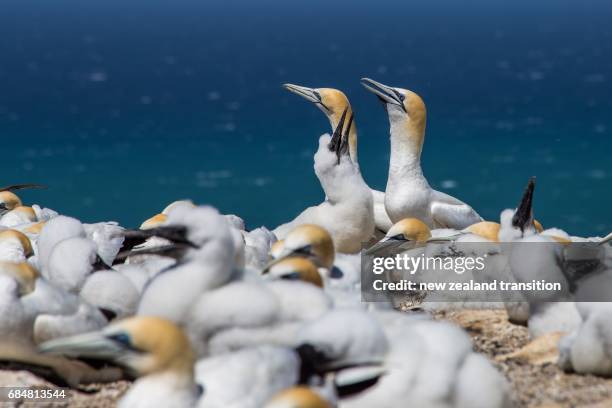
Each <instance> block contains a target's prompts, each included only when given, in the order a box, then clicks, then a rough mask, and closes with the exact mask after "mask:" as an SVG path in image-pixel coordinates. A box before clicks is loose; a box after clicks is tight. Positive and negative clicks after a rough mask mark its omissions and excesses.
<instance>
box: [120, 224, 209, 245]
mask: <svg viewBox="0 0 612 408" xmlns="http://www.w3.org/2000/svg"><path fill="white" fill-rule="evenodd" d="M123 235H124V236H125V238H126V239H127V240H130V241H131V240H134V241H138V240H142V241H144V240H146V239H147V238H151V237H160V238H164V239H167V240H168V241H170V242H172V243H174V244H182V245H187V246H189V247H191V248H198V246H197V245H196V244H194V243H193V242H191V241H190V240H189V239H187V228H186V227H184V226H181V225H162V226H160V227H155V228H150V229H147V230H126V231H124V232H123ZM124 246H125V245H124Z"/></svg>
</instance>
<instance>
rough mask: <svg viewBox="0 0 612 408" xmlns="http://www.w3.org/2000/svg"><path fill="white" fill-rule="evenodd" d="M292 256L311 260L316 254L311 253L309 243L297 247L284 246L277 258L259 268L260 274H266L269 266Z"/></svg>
mask: <svg viewBox="0 0 612 408" xmlns="http://www.w3.org/2000/svg"><path fill="white" fill-rule="evenodd" d="M292 256H299V257H302V258H306V259H309V260H311V261H314V260H315V259H316V255H315V254H313V253H312V248H311V247H310V245H308V246H305V247H302V248H298V249H288V248H285V249H283V251H282V252H281V253H280V254H279V255H278V258H276V259H273V260H271V261H270V262H268V264H267V265H266V266H264V268H263V269H262V270H261V274H262V275H263V274H267V273H268V272H270V268H272V267H273V266H274V265H276V264H277V263H279V262H281V261H284V260H285V259H287V258H289V257H292Z"/></svg>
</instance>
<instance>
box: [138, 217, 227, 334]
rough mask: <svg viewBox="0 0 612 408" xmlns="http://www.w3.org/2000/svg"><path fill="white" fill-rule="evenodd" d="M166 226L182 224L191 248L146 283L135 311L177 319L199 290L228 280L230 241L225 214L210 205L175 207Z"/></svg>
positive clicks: (180, 225) (186, 310) (177, 320)
mask: <svg viewBox="0 0 612 408" xmlns="http://www.w3.org/2000/svg"><path fill="white" fill-rule="evenodd" d="M167 226H168V227H179V228H186V237H185V238H186V240H187V241H188V242H190V243H191V245H193V246H195V248H190V249H189V250H188V251H187V253H186V254H185V256H184V259H183V260H182V261H181V262H179V263H178V264H177V265H175V266H173V267H170V268H168V269H167V270H165V271H164V272H163V273H161V274H159V275H157V276H156V277H155V278H154V279H153V280H152V281H151V282H150V283H149V284H148V285H147V287H146V288H145V289H144V292H143V294H142V297H141V300H140V303H139V306H138V314H139V315H148V316H159V317H164V318H167V319H169V320H172V321H175V322H181V321H182V319H183V318H184V317H185V316H186V315H187V312H188V311H189V309H190V308H191V306H192V304H193V302H194V301H195V300H196V299H197V298H198V297H199V296H200V295H201V294H202V293H203V292H205V291H206V290H209V289H214V288H216V287H219V286H221V285H223V284H225V283H226V282H228V281H229V280H231V278H232V271H233V264H234V243H233V239H232V234H231V232H230V229H229V227H228V225H227V222H226V220H225V218H223V216H222V215H221V214H219V212H218V211H217V210H215V209H213V208H211V207H191V208H190V207H188V206H182V207H180V208H176V209H175V210H173V211H171V212H170V214H169V215H168V221H167ZM177 293H181V296H176V294H177Z"/></svg>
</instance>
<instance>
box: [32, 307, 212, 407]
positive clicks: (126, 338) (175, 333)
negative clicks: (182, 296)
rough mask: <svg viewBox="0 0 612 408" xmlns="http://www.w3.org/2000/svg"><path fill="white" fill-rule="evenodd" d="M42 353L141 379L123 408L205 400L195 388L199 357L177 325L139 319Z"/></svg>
mask: <svg viewBox="0 0 612 408" xmlns="http://www.w3.org/2000/svg"><path fill="white" fill-rule="evenodd" d="M39 350H40V351H41V352H43V353H52V354H62V355H65V356H69V357H82V358H91V359H100V360H104V361H110V362H112V363H114V364H117V365H120V366H122V367H124V368H125V369H126V370H127V371H128V373H130V374H131V375H133V376H135V377H137V379H136V381H135V382H134V384H133V385H132V386H131V387H130V389H129V390H128V391H127V393H126V394H125V395H124V396H123V397H122V398H121V400H120V401H119V407H126V408H127V407H130V408H133V407H143V408H144V407H152V406H164V407H194V406H196V404H197V402H198V400H199V398H200V396H201V394H202V390H201V388H200V387H199V386H198V385H197V384H196V382H195V376H194V363H195V354H194V352H193V350H192V348H191V344H190V343H189V339H188V337H187V336H186V335H185V333H184V332H183V331H182V330H181V329H180V328H179V327H178V326H176V325H175V324H174V323H172V322H170V321H168V320H164V319H161V318H156V317H146V316H139V317H133V318H129V319H125V320H122V321H120V322H117V323H115V324H111V325H109V326H108V327H106V328H104V329H103V330H101V331H99V332H93V333H87V334H82V335H77V336H73V337H67V338H63V339H56V340H51V341H48V342H45V343H43V344H41V345H40V346H39Z"/></svg>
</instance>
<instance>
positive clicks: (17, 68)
mask: <svg viewBox="0 0 612 408" xmlns="http://www.w3.org/2000/svg"><path fill="white" fill-rule="evenodd" d="M124 3H129V4H124ZM533 3H535V2H530V1H529V2H528V1H515V2H512V4H510V2H506V1H504V2H502V1H485V0H479V1H468V2H455V1H450V0H439V1H429V2H414V1H410V2H408V1H397V2H393V1H389V0H379V1H348V0H347V1H329V0H328V1H322V0H316V1H308V2H288V1H281V0H264V1H256V2H255V1H247V0H243V1H239V0H226V1H217V0H215V1H210V0H207V1H176V2H162V1H132V2H119V1H116V0H113V1H104V2H102V1H99V2H94V1H88V2H84V1H80V0H79V1H76V0H74V1H68V0H55V1H53V2H49V1H13V0H10V1H4V2H2V5H1V6H0V55H1V59H0V138H1V141H2V145H1V146H2V155H1V165H0V169H1V174H2V177H1V178H0V184H5V183H6V184H8V183H17V182H39V183H45V184H47V185H49V187H50V188H49V189H48V190H45V191H31V192H24V193H23V197H24V198H25V199H26V200H27V201H30V202H39V203H42V204H44V205H46V206H49V207H51V208H54V209H57V210H59V211H61V212H63V213H67V214H72V215H75V216H77V217H80V218H83V219H85V220H89V221H93V220H103V219H114V220H118V221H120V222H122V223H123V224H126V225H129V226H134V225H138V224H139V223H140V222H141V221H142V220H143V219H145V218H147V217H149V216H150V215H152V214H154V213H156V212H158V211H159V210H161V209H162V208H163V207H164V206H165V205H166V204H167V203H168V202H170V201H173V200H175V199H179V198H186V197H190V198H192V199H194V200H195V201H196V202H198V203H210V204H212V205H215V206H217V207H219V208H220V209H221V210H222V211H224V212H231V213H237V214H239V215H241V216H243V217H244V218H245V219H246V220H247V222H248V224H249V226H250V227H255V226H258V225H261V224H265V225H268V226H274V225H276V224H278V223H280V222H282V221H286V220H288V219H289V218H290V217H292V216H293V215H295V214H296V213H297V212H299V211H300V210H301V209H303V208H304V207H305V206H306V205H308V204H315V203H318V202H319V201H320V200H321V199H322V192H321V189H320V186H319V185H318V182H317V180H316V178H315V176H314V173H313V171H312V155H313V153H314V150H315V148H316V146H317V138H318V136H319V135H320V134H321V133H323V132H326V131H328V123H327V121H326V119H325V118H324V117H323V115H322V113H321V112H319V111H318V110H317V109H316V108H315V107H313V106H309V104H308V103H307V102H305V101H303V100H301V99H300V98H298V97H297V96H295V95H292V94H289V93H287V92H286V91H285V90H283V89H282V88H281V86H280V85H281V84H282V83H284V82H293V83H297V84H303V85H307V86H311V87H323V86H330V87H336V88H340V89H342V90H344V91H345V92H346V93H347V94H348V95H349V97H350V99H351V102H352V104H353V107H354V109H355V111H356V115H357V116H356V121H357V124H358V127H359V131H360V141H359V143H360V146H359V149H360V162H361V168H362V171H363V173H364V177H365V178H366V180H367V182H368V183H369V184H370V185H371V186H372V187H376V188H379V189H384V186H385V183H386V172H387V163H388V155H389V141H388V122H387V119H386V115H385V113H384V111H383V109H382V108H381V106H380V104H379V103H378V102H377V100H376V98H375V97H374V96H373V95H371V94H369V93H368V92H366V91H365V90H363V89H362V88H361V86H360V85H359V78H360V77H362V76H369V77H372V78H374V79H377V80H379V81H381V82H384V83H387V84H390V85H395V86H400V87H404V88H409V89H412V90H414V91H416V92H418V93H419V94H420V95H422V96H423V98H424V99H425V101H426V102H427V105H428V114H429V116H428V129H427V137H426V142H425V150H424V153H423V162H424V168H425V172H426V175H427V177H428V178H429V180H430V182H431V183H432V184H433V185H434V186H435V187H437V188H440V189H443V190H445V191H447V192H449V193H451V194H453V195H456V196H458V197H460V198H461V199H464V200H466V201H467V202H469V203H470V204H472V205H473V206H474V207H475V208H476V209H477V210H478V211H479V212H480V213H481V214H482V215H483V216H485V217H486V218H489V219H497V218H498V215H499V212H500V210H501V209H503V208H506V207H510V206H514V205H515V204H516V201H517V200H518V198H519V196H520V194H521V191H522V189H523V187H524V184H525V183H526V181H527V178H528V177H529V176H531V175H536V176H537V177H538V186H537V195H536V198H535V210H536V216H537V218H539V219H540V220H541V221H542V222H543V223H544V225H545V226H553V225H554V226H558V227H562V228H564V229H567V230H568V231H570V232H572V233H576V234H602V233H604V232H607V231H609V230H612V216H611V215H610V203H612V189H611V188H610V187H611V180H612V166H610V162H611V161H610V157H611V153H612V142H611V138H612V115H611V113H612V24H610V21H612V3H610V2H609V1H604V0H601V1H583V2H576V1H560V0H555V1H541V2H537V4H533Z"/></svg>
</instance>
